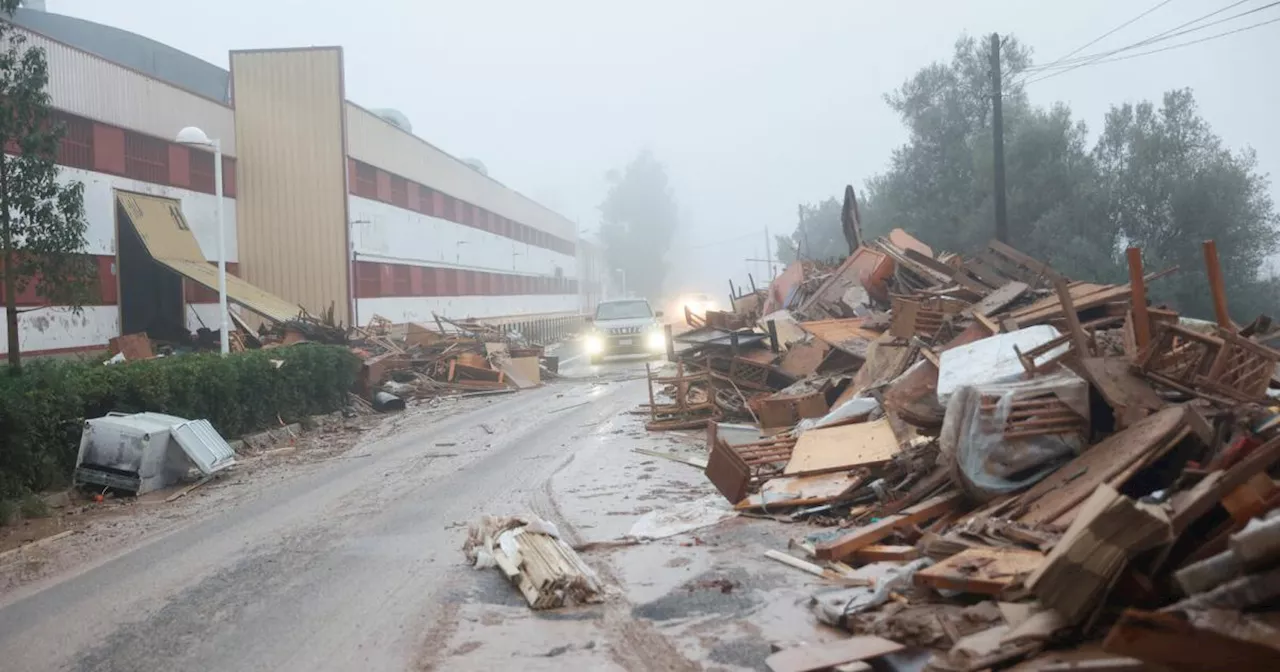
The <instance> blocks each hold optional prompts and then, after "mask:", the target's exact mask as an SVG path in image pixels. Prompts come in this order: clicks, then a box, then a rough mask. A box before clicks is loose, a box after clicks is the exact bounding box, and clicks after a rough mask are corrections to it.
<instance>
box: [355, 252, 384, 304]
mask: <svg viewBox="0 0 1280 672" xmlns="http://www.w3.org/2000/svg"><path fill="white" fill-rule="evenodd" d="M356 293H357V296H359V297H360V298H362V299H374V298H377V297H380V296H382V269H381V268H380V265H379V264H376V263H373V262H368V261H359V262H356Z"/></svg>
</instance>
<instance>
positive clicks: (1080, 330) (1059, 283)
mask: <svg viewBox="0 0 1280 672" xmlns="http://www.w3.org/2000/svg"><path fill="white" fill-rule="evenodd" d="M1052 278H1053V288H1054V289H1055V290H1057V292H1058V301H1059V302H1061V304H1062V316H1063V317H1064V318H1065V319H1066V320H1067V333H1068V335H1070V336H1071V341H1072V343H1074V344H1075V346H1076V357H1090V356H1092V355H1093V353H1092V352H1090V351H1089V337H1088V335H1086V334H1085V333H1084V327H1081V326H1080V315H1079V314H1077V313H1076V306H1075V303H1074V302H1073V301H1072V300H1071V290H1070V289H1068V288H1067V282H1066V281H1065V280H1063V279H1062V276H1059V275H1054V276H1052Z"/></svg>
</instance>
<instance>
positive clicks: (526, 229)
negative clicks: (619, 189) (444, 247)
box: [351, 159, 575, 255]
mask: <svg viewBox="0 0 1280 672" xmlns="http://www.w3.org/2000/svg"><path fill="white" fill-rule="evenodd" d="M351 164H352V171H351V172H352V174H353V175H352V180H351V191H352V193H354V194H355V195H356V196H359V197H361V198H368V199H370V200H375V201H382V202H383V203H390V204H391V205H394V206H396V207H398V208H404V209H406V210H412V211H414V212H420V213H422V214H424V215H430V216H432V217H440V218H442V219H447V220H449V221H451V222H456V223H458V224H462V225H464V226H470V227H473V228H476V229H480V230H482V231H488V232H490V233H495V234H497V235H499V236H504V237H506V238H510V239H512V240H515V241H518V242H521V243H528V244H530V245H533V246H535V247H541V248H545V249H548V250H552V251H555V252H559V253H561V254H570V255H571V254H574V247H575V244H574V242H573V241H571V240H565V239H563V238H560V237H558V236H553V235H551V234H549V233H547V232H546V231H543V230H541V229H535V228H533V227H532V226H526V225H524V224H521V223H520V222H517V221H514V220H511V219H508V218H506V217H503V216H501V215H498V214H497V213H494V212H490V211H488V210H485V209H484V208H481V207H478V206H475V205H472V204H471V203H468V202H466V201H464V200H462V199H458V198H454V197H452V196H450V195H448V194H445V193H443V192H440V191H437V190H435V189H432V188H430V187H427V186H424V185H421V184H418V183H417V182H412V181H410V180H407V179H405V178H403V177H400V176H399V175H392V174H391V173H388V172H386V171H384V170H381V169H379V168H374V167H373V166H371V165H369V164H367V163H364V162H361V161H356V160H354V159H352V161H351Z"/></svg>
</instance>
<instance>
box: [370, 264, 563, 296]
mask: <svg viewBox="0 0 1280 672" xmlns="http://www.w3.org/2000/svg"><path fill="white" fill-rule="evenodd" d="M577 293H578V281H577V280H575V279H573V278H556V277H552V276H535V275H516V274H513V273H490V272H488V271H473V270H469V269H464V268H441V267H438V266H411V265H409V264H388V263H382V262H377V261H357V262H356V298H358V299H379V298H388V297H436V296H525V295H547V294H561V295H563V294H577Z"/></svg>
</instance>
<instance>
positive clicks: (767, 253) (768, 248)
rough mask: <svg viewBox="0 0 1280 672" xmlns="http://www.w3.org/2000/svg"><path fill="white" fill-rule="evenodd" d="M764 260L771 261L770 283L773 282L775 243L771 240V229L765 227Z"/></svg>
mask: <svg viewBox="0 0 1280 672" xmlns="http://www.w3.org/2000/svg"><path fill="white" fill-rule="evenodd" d="M764 258H765V259H768V260H769V282H773V241H771V240H769V227H767V226H766V227H764Z"/></svg>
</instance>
